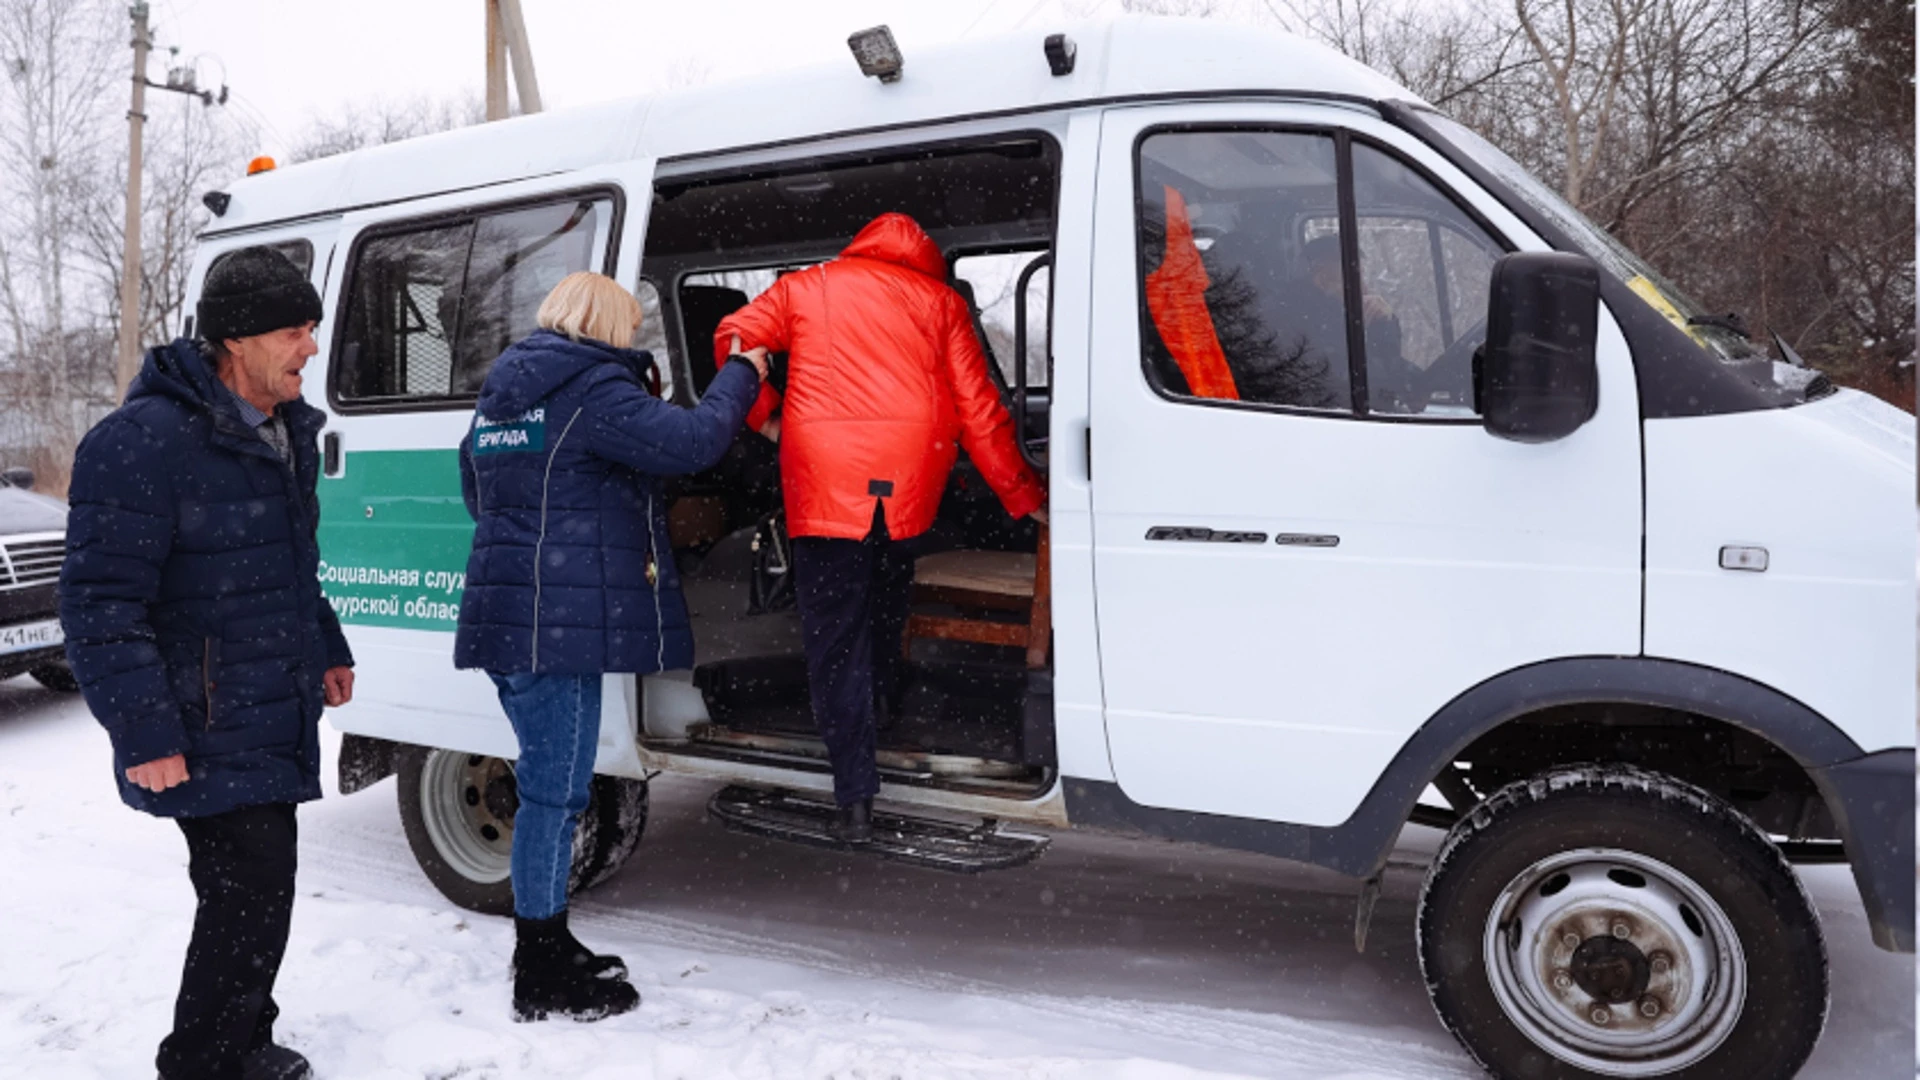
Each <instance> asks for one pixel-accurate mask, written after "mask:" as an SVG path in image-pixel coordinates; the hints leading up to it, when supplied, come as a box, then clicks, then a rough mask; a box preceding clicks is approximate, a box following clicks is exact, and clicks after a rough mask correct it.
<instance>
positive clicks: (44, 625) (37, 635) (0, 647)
mask: <svg viewBox="0 0 1920 1080" xmlns="http://www.w3.org/2000/svg"><path fill="white" fill-rule="evenodd" d="M66 640H67V635H65V634H63V633H61V632H60V620H59V619H48V620H47V621H45V622H30V623H23V624H21V625H19V626H0V655H4V654H6V653H17V652H26V651H27V650H28V649H44V648H46V647H47V646H49V645H59V644H61V643H62V642H64V641H66Z"/></svg>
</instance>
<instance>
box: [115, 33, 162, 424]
mask: <svg viewBox="0 0 1920 1080" xmlns="http://www.w3.org/2000/svg"><path fill="white" fill-rule="evenodd" d="M128 13H129V14H131V15H132V16H133V105H132V107H130V108H129V109H128V110H127V222H126V226H127V228H126V237H125V241H124V243H125V246H124V247H123V248H122V250H121V255H120V341H119V350H118V352H119V355H118V357H117V360H118V362H117V363H116V364H115V365H114V380H113V381H114V386H115V387H116V389H117V390H118V393H117V395H116V397H117V398H118V399H121V400H124V399H125V398H126V396H127V386H128V385H129V384H131V383H132V382H133V377H134V375H136V374H138V373H139V371H140V135H141V128H142V126H143V125H144V124H145V123H146V122H147V113H146V107H147V50H148V49H150V48H152V46H153V39H152V38H150V37H149V36H148V35H147V4H146V0H134V4H133V6H132V7H131V8H129V9H128Z"/></svg>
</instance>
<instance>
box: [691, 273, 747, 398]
mask: <svg viewBox="0 0 1920 1080" xmlns="http://www.w3.org/2000/svg"><path fill="white" fill-rule="evenodd" d="M679 302H680V326H681V328H682V329H683V330H684V331H685V332H686V335H687V342H686V344H687V367H688V368H690V369H691V371H690V372H689V373H690V374H691V375H692V377H693V392H694V395H695V396H696V397H697V396H700V395H704V394H705V393H706V392H707V385H708V384H709V383H711V382H713V377H714V375H715V374H717V373H718V371H719V369H718V368H716V367H715V366H714V364H713V360H712V354H711V351H710V350H711V349H712V348H713V332H714V331H715V330H718V329H720V320H722V319H724V318H726V317H727V316H729V315H731V314H733V313H734V312H736V311H739V310H740V309H741V308H743V307H746V306H747V294H746V293H744V292H741V291H740V290H739V289H732V288H728V287H727V286H725V285H682V286H680V294H679Z"/></svg>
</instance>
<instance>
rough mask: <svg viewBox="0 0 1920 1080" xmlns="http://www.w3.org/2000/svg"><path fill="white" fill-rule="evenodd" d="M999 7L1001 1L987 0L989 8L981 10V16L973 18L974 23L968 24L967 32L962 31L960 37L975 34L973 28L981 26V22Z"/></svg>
mask: <svg viewBox="0 0 1920 1080" xmlns="http://www.w3.org/2000/svg"><path fill="white" fill-rule="evenodd" d="M999 6H1000V0H987V6H986V7H983V8H981V9H980V14H978V15H975V16H974V17H973V21H972V22H970V23H968V24H967V28H966V29H965V30H962V31H960V36H961V37H966V36H967V35H968V34H971V33H973V28H974V27H976V26H979V25H980V20H981V19H984V18H986V17H987V13H988V12H990V11H992V10H993V9H994V8H997V7H999Z"/></svg>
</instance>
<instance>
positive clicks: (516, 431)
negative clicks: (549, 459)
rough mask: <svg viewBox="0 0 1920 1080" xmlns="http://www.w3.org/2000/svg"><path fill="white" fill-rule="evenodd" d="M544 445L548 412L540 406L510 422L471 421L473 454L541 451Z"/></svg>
mask: <svg viewBox="0 0 1920 1080" xmlns="http://www.w3.org/2000/svg"><path fill="white" fill-rule="evenodd" d="M546 445H547V409H546V406H544V405H542V406H540V407H539V408H536V409H528V410H527V411H526V412H524V413H522V414H520V415H519V416H516V417H514V418H513V419H511V420H489V419H487V418H486V417H484V416H476V417H474V420H473V452H474V453H476V454H498V453H501V452H502V451H512V450H541V449H544V448H545V447H546Z"/></svg>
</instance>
